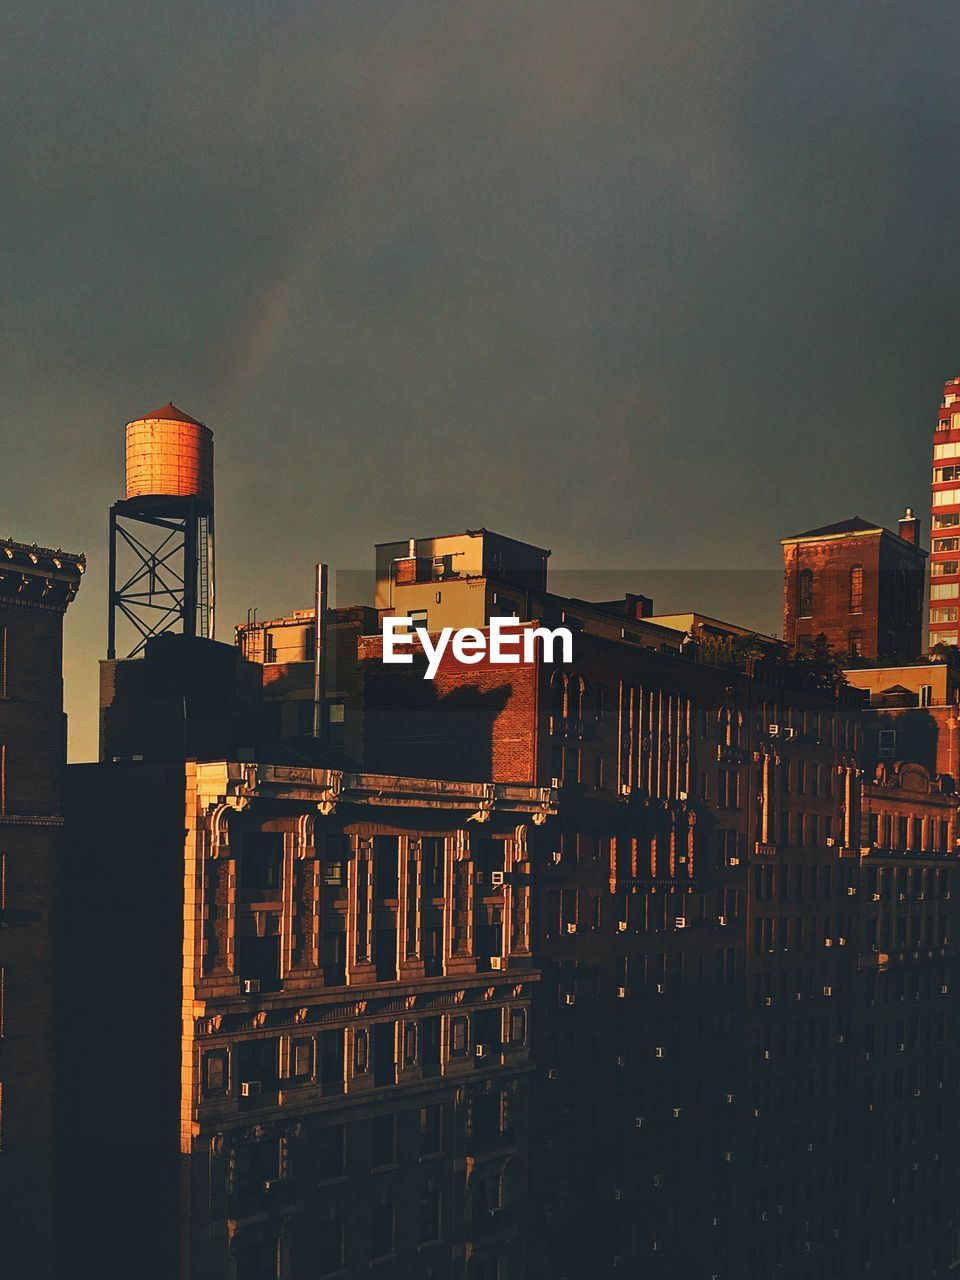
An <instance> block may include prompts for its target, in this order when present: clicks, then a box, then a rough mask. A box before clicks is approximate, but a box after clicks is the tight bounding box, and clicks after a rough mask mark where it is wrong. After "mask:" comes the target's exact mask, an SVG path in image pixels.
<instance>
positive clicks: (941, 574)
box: [930, 560, 960, 578]
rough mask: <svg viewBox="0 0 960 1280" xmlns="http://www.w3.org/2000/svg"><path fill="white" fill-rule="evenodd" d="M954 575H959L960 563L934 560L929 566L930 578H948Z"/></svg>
mask: <svg viewBox="0 0 960 1280" xmlns="http://www.w3.org/2000/svg"><path fill="white" fill-rule="evenodd" d="M956 573H960V561H957V560H934V562H933V564H932V565H931V566H930V576H931V578H949V577H952V576H953V575H954V574H956Z"/></svg>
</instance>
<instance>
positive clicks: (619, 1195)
mask: <svg viewBox="0 0 960 1280" xmlns="http://www.w3.org/2000/svg"><path fill="white" fill-rule="evenodd" d="M613 1198H614V1200H622V1199H623V1192H622V1191H621V1190H620V1188H619V1187H614V1189H613Z"/></svg>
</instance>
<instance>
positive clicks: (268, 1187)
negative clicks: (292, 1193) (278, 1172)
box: [263, 1178, 283, 1195]
mask: <svg viewBox="0 0 960 1280" xmlns="http://www.w3.org/2000/svg"><path fill="white" fill-rule="evenodd" d="M282 1186H283V1179H282V1178H268V1179H267V1180H266V1182H265V1183H264V1184H263V1189H264V1191H265V1192H266V1193H267V1195H270V1193H271V1192H272V1191H279V1189H280V1188H281V1187H282Z"/></svg>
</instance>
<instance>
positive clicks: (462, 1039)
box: [450, 1018, 469, 1058]
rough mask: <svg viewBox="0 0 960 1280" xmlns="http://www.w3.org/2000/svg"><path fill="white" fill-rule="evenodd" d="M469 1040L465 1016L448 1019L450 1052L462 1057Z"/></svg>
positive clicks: (454, 1055) (453, 1055)
mask: <svg viewBox="0 0 960 1280" xmlns="http://www.w3.org/2000/svg"><path fill="white" fill-rule="evenodd" d="M468 1040H469V1023H468V1020H467V1019H466V1018H451V1019H450V1054H451V1056H452V1057H457V1058H462V1057H463V1055H464V1054H465V1053H466V1052H467V1044H468Z"/></svg>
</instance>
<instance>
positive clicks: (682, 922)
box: [673, 916, 687, 929]
mask: <svg viewBox="0 0 960 1280" xmlns="http://www.w3.org/2000/svg"><path fill="white" fill-rule="evenodd" d="M673 923H674V926H675V927H676V928H677V929H685V928H686V927H687V921H686V917H685V916H677V918H676V919H675V920H674V922H673Z"/></svg>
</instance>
